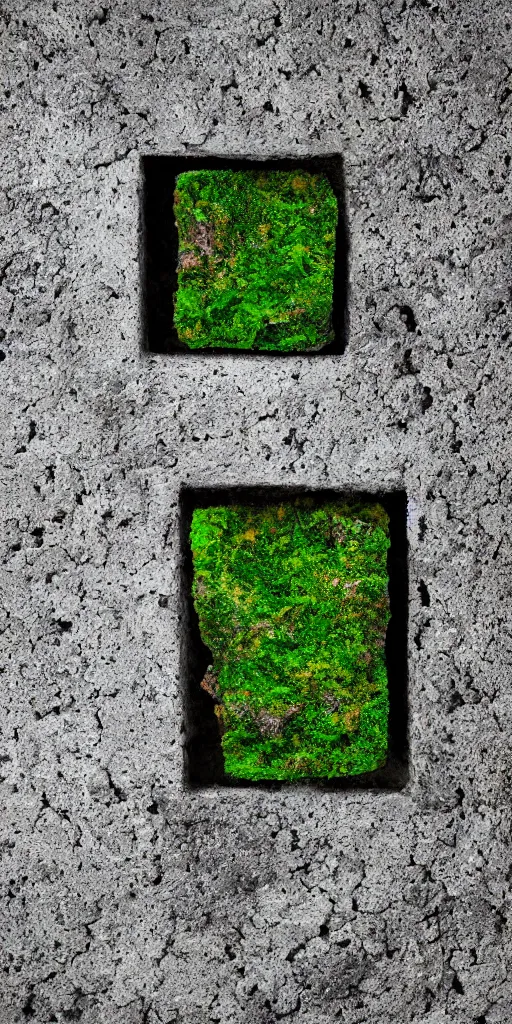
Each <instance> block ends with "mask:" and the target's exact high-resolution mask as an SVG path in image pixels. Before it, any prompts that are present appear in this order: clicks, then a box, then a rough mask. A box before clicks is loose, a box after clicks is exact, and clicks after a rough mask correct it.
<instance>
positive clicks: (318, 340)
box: [174, 169, 338, 352]
mask: <svg viewBox="0 0 512 1024" xmlns="http://www.w3.org/2000/svg"><path fill="white" fill-rule="evenodd" d="M174 212H175V217H176V224H177V227H178V235H179V262H178V289H177V293H176V297H175V304H174V326H175V328H176V330H177V333H178V338H179V340H180V342H182V343H184V344H185V345H187V346H188V347H189V348H192V349H195V348H230V349H257V350H264V351H279V352H293V351H297V352H298V351H313V350H315V349H319V348H322V347H323V346H325V345H328V344H329V343H330V342H331V341H332V340H333V337H334V333H333V327H332V305H333V281H334V256H335V238H336V226H337V219H338V208H337V200H336V196H335V194H334V192H333V190H332V187H331V185H330V183H329V181H328V179H327V177H326V176H325V175H324V174H321V173H320V174H314V173H310V172H309V171H305V170H300V169H296V170H293V171H263V170H261V171H257V170H244V171H234V170H197V171H185V172H184V173H182V174H179V175H178V177H177V180H176V191H175V197H174Z"/></svg>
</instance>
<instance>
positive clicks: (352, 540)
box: [191, 498, 389, 780]
mask: <svg viewBox="0 0 512 1024" xmlns="http://www.w3.org/2000/svg"><path fill="white" fill-rule="evenodd" d="M388 525H389V521H388V516H387V513H386V512H385V511H384V509H383V508H382V506H381V505H379V504H378V503H377V502H369V501H365V502H357V501H348V500H346V501H329V502H323V503H322V502H317V501H315V500H313V499H308V498H303V499H296V500H293V501H286V502H283V503H281V504H273V505H268V506H263V507H262V506H252V505H225V506H216V507H209V508H198V509H196V510H195V511H194V513H193V517H192V527H191V546H192V555H193V567H194V581H193V597H194V604H195V608H196V610H197V614H198V617H199V625H200V631H201V637H202V639H203V641H204V643H205V644H206V645H207V646H208V647H209V648H210V650H211V652H212V665H211V666H210V668H209V669H208V672H207V673H206V675H205V677H204V679H203V681H202V684H201V685H202V686H203V689H205V690H206V691H207V692H208V693H209V694H210V695H211V697H212V699H213V700H214V701H215V710H216V714H217V717H218V721H219V727H220V731H221V735H222V749H223V754H224V763H225V771H226V774H227V775H228V776H231V777H233V778H238V779H252V780H261V779H276V780H294V779H304V778H321V777H327V778H335V777H341V776H350V775H358V774H361V773H363V772H368V771H373V770H375V769H377V768H380V767H382V766H383V765H384V763H385V760H386V754H387V742H388V730H387V723H388V710H389V702H388V687H387V674H386V661H385V652H384V644H385V634H386V627H387V623H388V619H389V601H388V590H387V588H388V576H387V569H386V562H387V550H388V547H389V533H388Z"/></svg>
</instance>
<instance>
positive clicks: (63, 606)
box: [0, 0, 512, 1024]
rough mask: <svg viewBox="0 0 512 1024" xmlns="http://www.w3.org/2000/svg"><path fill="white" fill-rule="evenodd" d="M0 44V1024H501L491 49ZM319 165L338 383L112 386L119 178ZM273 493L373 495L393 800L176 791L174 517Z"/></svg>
mask: <svg viewBox="0 0 512 1024" xmlns="http://www.w3.org/2000/svg"><path fill="white" fill-rule="evenodd" d="M0 18H1V47H2V53H3V58H2V62H3V64H4V67H5V75H4V84H3V87H2V93H1V94H0V100H1V106H2V146H1V161H2V175H1V191H0V218H1V228H0V241H1V257H0V315H1V323H0V327H1V333H0V337H1V338H2V341H1V343H0V348H1V349H2V351H3V352H4V353H5V359H4V360H3V362H2V363H1V367H0V372H1V374H2V379H3V389H2V401H3V407H4V410H5V411H4V412H3V417H2V419H3V425H4V456H3V469H2V483H3V518H4V520H5V524H6V525H5V529H4V532H3V545H4V553H3V562H2V592H3V601H2V605H3V609H2V635H3V641H2V676H1V678H2V689H1V693H2V700H3V711H2V734H3V739H2V749H1V751H0V753H1V757H2V762H1V777H2V780H3V781H2V789H3V791H4V800H5V810H4V811H3V812H2V816H1V829H2V844H3V857H2V877H3V883H4V890H3V898H2V918H3V922H2V926H1V933H2V936H3V941H2V951H1V964H2V974H1V980H0V1020H1V1021H2V1024H4V1022H5V1024H21V1022H24V1021H25V1020H27V1019H31V1020H32V1021H33V1022H34V1024H50V1022H55V1021H56V1022H59V1024H60V1022H66V1021H81V1024H175V1022H180V1024H242V1022H244V1024H245V1022H249V1024H250V1022H254V1024H274V1022H277V1021H279V1020H289V1021H293V1022H294V1024H295V1022H297V1024H299V1022H300V1024H332V1022H336V1021H338V1020H339V1021H341V1022H343V1024H373V1022H375V1024H377V1022H378V1024H391V1022H393V1024H395V1022H396V1021H399V1022H400V1024H409V1022H416V1024H420V1022H421V1024H504V1022H507V1021H510V1019H511V1018H512V987H511V983H510V980H509V979H508V977H507V971H510V951H511V940H510V930H509V924H508V918H509V904H510V870H511V862H512V856H511V853H510V824H511V822H510V818H511V814H510V806H511V798H512V792H511V790H512V787H511V782H510V779H511V768H512V765H511V755H510V747H511V742H510V740H511V731H512V704H511V701H510V686H511V679H512V670H511V660H512V657H511V655H512V651H511V647H512V643H511V635H510V596H511V583H510V567H511V544H510V518H509V517H510V493H511V475H510V456H511V444H510V436H511V426H510V423H511V418H510V343H511V337H512V334H511V331H512V328H511V322H510V321H511V317H510V255H511V245H510V243H511V232H510V215H509V211H510V201H511V196H510V162H511V156H512V149H511V134H510V110H511V103H512V84H511V83H512V79H511V77H510V74H511V73H510V48H511V43H512V27H511V23H512V15H511V14H510V13H507V10H506V9H505V7H504V6H503V5H500V4H490V3H485V2H483V3H482V2H478V3H477V2H476V0H460V2H456V0H453V2H448V0H439V2H438V3H434V2H433V0H432V2H431V0H421V2H416V0H398V2H390V3H389V4H380V3H377V2H372V0H359V2H357V3H356V2H355V0H354V2H353V3H351V2H348V0H346V2H344V3H337V2H335V0H321V2H317V3H316V4H315V3H313V2H308V0H295V2H292V0H281V2H280V3H279V4H277V3H274V2H270V0H259V2H258V3H255V2H252V0H230V2H226V3H222V4H221V3H219V4H210V3H203V2H199V0H187V2H185V0H182V2H180V3H174V4H168V3H163V2H161V3H159V2H155V0H153V2H151V3H149V2H144V3H142V2H141V3H136V2H134V0H126V2H123V0H120V2H113V3H112V2H109V3H108V4H107V0H105V2H104V4H103V5H94V4H92V3H87V2H78V3H71V2H70V0H69V2H65V0H55V2H53V3H52V2H50V0H40V2H38V3H30V2H28V0H25V2H16V3H14V2H13V0H3V2H2V3H1V4H0ZM327 152H329V153H333V152H337V153H340V154H341V155H342V157H343V161H344V168H345V178H346V190H347V212H348V228H349V234H350V242H351V254H350V309H349V313H350V329H349V334H348V344H347V348H346V351H345V353H344V354H343V355H335V356H324V357H321V356H310V357H297V358H291V359H287V360H276V359H273V360H272V359H268V358H265V357H264V356H260V355H255V356H241V357H240V356H238V357H236V358H234V357H232V356H229V355H222V354H220V353H219V354H217V355H214V356H211V355H209V356H208V357H207V358H206V357H202V356H201V355H194V356H193V357H190V356H182V355H179V354H173V355H172V356H171V355H169V356H163V355H161V356H160V355H159V356H157V355H149V354H148V353H147V352H144V351H143V348H142V345H141V338H142V333H143V332H142V326H143V325H142V324H141V312H140V310H141V301H140V298H141V297H140V290H141V285H140V281H141V272H140V259H141V251H140V246H139V242H140V221H139V207H140V188H141V173H140V158H141V155H143V154H149V153H166V154H177V155H183V154H185V153H194V154H201V153H205V154H206V153H211V154H219V155H228V156H229V155H245V156H249V157H264V156H265V155H268V156H283V155H291V156H294V157H296V156H299V157H300V156H309V155H314V154H318V153H327ZM291 427H293V428H294V433H293V435H292V442H291V444H290V443H288V442H287V443H286V444H285V443H284V440H285V438H287V439H288V441H289V438H290V428H291ZM290 483H293V484H294V485H299V486H302V485H303V486H304V487H308V488H311V487H321V488H327V487H337V488H340V489H348V488H355V489H364V490H366V491H367V490H375V491H378V490H382V489H392V488H405V490H406V491H407V494H408V497H409V524H408V539H409V586H410V629H409V656H408V664H409V702H410V758H409V760H410V782H409V784H408V786H407V787H406V789H405V790H403V791H401V792H394V793H391V792H377V793H375V792H366V791H363V792H361V791H339V792H324V793H320V792H318V791H315V790H313V789H309V788H304V789H301V788H295V789H286V788H283V789H281V790H279V791H276V792H268V791H261V790H257V789H256V790H238V789H233V790H230V789H222V790H217V789H215V788H213V789H208V790H194V791H190V790H188V789H187V787H186V786H184V784H183V781H182V763H183V750H182V745H183V732H182V717H183V701H182V694H181V689H180V687H181V678H180V661H179V658H180V649H179V648H180V636H181V632H180V630H181V622H182V618H181V616H182V613H183V594H182V592H181V588H180V564H179V563H180V558H181V553H180V546H179V522H178V519H179V500H178V499H179V493H180V488H182V487H183V486H189V487H193V486H212V487H220V486H223V485H236V484H251V485H256V484H269V485H273V486H286V485H289V484H290ZM421 581H423V585H421Z"/></svg>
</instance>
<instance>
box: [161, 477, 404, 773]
mask: <svg viewBox="0 0 512 1024" xmlns="http://www.w3.org/2000/svg"><path fill="white" fill-rule="evenodd" d="M303 502H305V507H306V508H307V509H310V508H311V509H313V510H314V509H323V508H327V507H332V503H336V505H337V506H339V504H340V503H345V502H349V503H350V502H352V503H353V502H357V503H359V504H360V505H363V506H368V509H370V510H371V509H372V507H373V506H375V505H377V504H378V505H379V506H381V507H382V509H383V510H384V511H385V513H386V514H387V517H389V548H388V550H387V557H386V559H385V565H386V572H387V577H388V580H389V586H388V593H389V616H390V617H389V621H388V623H387V629H385V641H384V644H385V646H384V657H385V669H386V674H387V693H388V697H389V717H388V732H387V756H386V758H385V763H382V766H380V767H378V768H377V769H376V770H372V771H368V772H364V771H363V772H360V773H358V774H346V775H343V776H339V777H318V778H317V777H304V778H291V779H288V778H277V779H273V778H257V779H253V778H238V777H234V776H233V774H232V773H231V774H228V773H227V772H226V770H225V762H226V757H225V750H226V748H225V750H224V751H223V749H222V743H221V737H220V731H219V720H222V709H221V719H219V717H218V713H217V715H216V713H215V706H216V703H217V704H218V703H219V701H218V694H217V692H216V690H215V686H216V682H215V680H213V683H212V679H211V674H210V673H209V667H210V666H211V664H212V651H211V649H209V648H208V647H207V646H206V644H205V643H204V640H203V638H202V635H201V628H200V622H199V617H198V614H197V611H196V608H195V606H194V600H193V596H192V595H193V586H194V564H193V555H192V546H191V527H192V524H193V522H194V521H195V522H197V521H198V518H199V520H200V519H201V517H197V515H196V517H195V519H194V513H195V512H196V510H202V509H207V510H208V509H216V508H219V507H223V508H227V509H229V510H230V512H229V515H231V514H232V513H233V512H234V510H236V509H239V508H240V507H241V506H243V507H244V508H250V509H251V510H254V517H255V518H254V524H255V526H256V531H257V529H258V523H259V518H258V517H261V513H262V511H265V514H266V513H267V512H268V510H269V508H274V507H275V506H276V505H281V504H282V505H283V507H284V508H286V509H288V508H290V507H291V504H294V503H295V504H297V505H298V508H299V520H300V521H301V525H303V524H304V516H303V513H302V512H301V509H302V503H303ZM237 514H238V513H237ZM251 514H252V512H251ZM279 514H280V513H279ZM301 516H302V517H303V518H302V519H301ZM207 518H208V517H207ZM363 518H364V513H363ZM360 528H361V529H362V530H363V532H364V530H369V529H370V527H369V526H368V525H363V524H361V527H360ZM180 531H181V545H182V577H181V587H182V617H181V629H182V635H181V666H180V667H181V679H182V699H183V706H184V723H185V742H184V779H185V782H186V783H187V784H188V785H190V786H192V787H207V786H229V787H238V788H239V787H255V786H256V787H260V788H265V789H280V788H283V787H284V788H286V787H287V786H290V785H292V784H293V785H297V784H298V785H309V786H313V787H318V788H320V789H347V788H348V789H350V788H358V789H361V788H363V789H364V788H371V789H401V788H402V787H403V786H404V785H405V784H406V782H407V779H408V749H407V719H408V709H407V615H408V580H407V538H406V496H405V493H404V492H401V491H394V492H383V493H372V494H365V493H360V492H357V493H354V492H350V493H347V492H339V491H333V490H329V491H327V490H324V491H307V492H305V491H301V490H298V489H293V488H243V487H242V488H226V489H225V488H218V489H185V490H183V491H182V494H181V514H180ZM253 532H254V531H253V530H249V531H247V536H250V539H251V540H252V533H253ZM342 539H343V543H345V542H346V538H345V537H343V538H342ZM195 567H196V575H197V567H198V562H197V555H196V566H195ZM340 575H341V579H340V580H334V581H331V583H332V585H333V586H337V585H338V584H339V585H340V592H341V589H342V587H343V586H344V585H345V586H347V584H344V583H343V576H342V574H340ZM356 583H357V581H356ZM351 593H352V592H351V591H350V590H349V596H350V595H351ZM287 603H288V601H286V602H285V604H287ZM292 615H293V613H292ZM228 618H229V616H228V617H227V618H226V623H227V621H228ZM271 627H272V629H273V628H274V627H273V624H272V622H269V621H264V622H263V623H260V622H258V623H256V626H255V628H256V631H257V630H258V629H261V630H262V631H263V633H265V632H266V633H267V634H268V635H271ZM203 632H204V630H203ZM272 635H273V634H272ZM266 642H268V636H267V640H266ZM292 646H293V645H292ZM363 657H364V654H363ZM313 658H314V659H316V660H317V661H318V652H316V653H314V654H313ZM246 664H247V663H245V662H244V666H245V665H246ZM327 664H328V663H327ZM244 671H249V669H247V670H246V669H245V667H244ZM299 674H300V673H299ZM327 674H328V669H327ZM324 677H325V666H324ZM244 678H245V677H244ZM247 678H249V677H247ZM209 681H210V682H209ZM201 683H203V686H201ZM338 683H339V679H338ZM249 687H250V689H251V687H252V682H251V683H250V684H249ZM327 690H330V687H327ZM248 692H249V691H248ZM223 699H224V698H223ZM237 699H238V698H237ZM322 699H326V700H330V701H333V700H334V698H333V697H331V696H330V695H329V694H328V696H327V697H325V695H323V697H322ZM368 706H369V705H368ZM338 710H340V713H344V712H346V707H345V706H343V707H341V709H340V705H339V701H338V704H337V705H336V703H332V704H331V705H330V706H329V707H328V709H327V711H326V714H327V717H329V715H330V713H331V712H333V718H336V714H337V712H338ZM218 711H219V709H218ZM242 711H243V714H244V715H245V716H246V717H245V720H246V721H247V715H251V714H252V716H253V718H252V721H254V711H253V710H252V711H251V710H248V709H242ZM301 712H302V705H301V704H300V702H297V703H296V704H295V706H293V707H292V708H291V711H288V713H287V717H286V716H285V717H284V718H283V719H282V721H281V723H280V722H279V721H278V722H277V727H276V724H275V719H272V717H268V715H267V717H266V718H264V717H262V715H263V712H261V711H260V712H259V713H258V729H259V730H260V733H261V734H262V735H263V736H264V737H267V738H268V737H269V736H270V737H272V736H275V735H276V728H277V730H278V732H279V730H280V729H281V733H280V735H282V736H283V737H284V736H285V735H286V736H287V735H289V732H290V731H291V732H293V730H288V732H286V731H285V727H286V728H287V727H288V724H289V720H290V721H291V717H290V716H292V715H293V714H294V713H296V714H297V715H299V714H300V713H301ZM298 720H299V719H298V718H297V721H298ZM329 721H332V719H331V718H329ZM282 722H284V723H285V725H284V726H282ZM294 729H295V726H294ZM294 735H295V734H294ZM292 739H293V737H292ZM293 741H294V742H295V740H293ZM223 742H224V743H225V740H224V741H223ZM283 742H284V741H283ZM344 742H345V743H348V741H347V740H344Z"/></svg>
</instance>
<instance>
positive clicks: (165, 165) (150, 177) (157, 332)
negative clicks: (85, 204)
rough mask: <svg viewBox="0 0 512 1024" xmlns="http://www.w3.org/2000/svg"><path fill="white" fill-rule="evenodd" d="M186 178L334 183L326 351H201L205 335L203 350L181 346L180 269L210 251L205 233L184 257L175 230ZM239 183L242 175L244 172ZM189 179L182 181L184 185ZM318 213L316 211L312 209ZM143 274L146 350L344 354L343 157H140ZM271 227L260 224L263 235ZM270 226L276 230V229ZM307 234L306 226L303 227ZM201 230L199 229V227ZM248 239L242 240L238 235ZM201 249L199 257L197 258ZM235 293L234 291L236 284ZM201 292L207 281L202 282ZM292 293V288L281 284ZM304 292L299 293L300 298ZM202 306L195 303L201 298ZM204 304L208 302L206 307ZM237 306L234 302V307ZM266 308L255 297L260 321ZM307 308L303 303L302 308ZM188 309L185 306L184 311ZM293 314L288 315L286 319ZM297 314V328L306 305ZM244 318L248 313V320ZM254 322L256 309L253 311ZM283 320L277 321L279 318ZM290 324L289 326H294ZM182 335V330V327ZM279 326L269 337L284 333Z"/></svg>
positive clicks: (216, 352)
mask: <svg viewBox="0 0 512 1024" xmlns="http://www.w3.org/2000/svg"><path fill="white" fill-rule="evenodd" d="M188 171H205V172H208V171H224V172H226V171H228V172H235V174H236V172H250V174H249V177H250V176H251V175H252V176H254V172H260V173H261V172H263V173H264V174H266V173H267V172H280V173H281V174H282V175H286V174H288V175H289V174H293V172H296V173H297V175H300V172H305V177H306V178H307V177H308V176H309V175H323V176H324V177H325V178H326V179H327V182H328V185H327V188H328V189H329V191H330V190H331V189H332V192H333V193H334V197H335V200H336V205H337V226H336V230H335V241H334V267H333V294H332V311H331V337H332V340H331V341H330V342H329V343H328V344H325V345H324V346H323V347H317V348H315V349H312V350H311V351H308V352H305V351H302V352H300V351H297V350H296V349H291V350H288V351H281V350H276V349H273V350H270V351H269V350H262V349H261V348H245V349H243V348H232V347H229V345H226V346H224V345H223V346H222V347H218V348H208V347H201V345H200V342H201V335H200V334H199V336H198V339H196V340H195V341H194V344H198V347H195V348H189V347H188V345H187V344H184V343H183V341H180V339H179V337H178V331H177V329H176V326H175V323H174V306H175V302H176V297H177V294H178V265H179V263H181V264H183V261H184V259H185V265H186V266H187V265H188V264H187V262H186V260H187V259H188V260H189V263H191V265H192V267H193V266H194V259H195V260H196V262H197V263H200V262H201V261H203V262H204V259H205V258H206V257H205V256H204V253H205V252H208V251H209V247H210V246H209V242H210V241H211V240H210V239H209V236H208V234H207V228H206V227H205V229H204V231H203V234H204V238H203V237H202V236H201V237H200V236H199V234H198V232H197V231H196V237H195V240H194V241H195V242H196V243H197V244H196V245H195V247H194V245H193V246H192V248H193V249H194V251H193V252H191V253H190V254H188V253H187V254H185V256H184V253H183V244H182V247H181V248H182V251H181V254H180V252H179V241H180V240H179V234H178V227H177V225H176V211H175V208H174V192H175V186H176V179H177V177H178V176H179V175H181V174H184V173H185V172H188ZM238 177H240V174H239V173H238ZM182 180H184V179H182ZM311 209H312V210H313V206H312V207H311ZM141 222H142V223H141V226H142V230H141V236H140V237H141V247H142V252H141V269H142V289H141V294H142V324H143V343H144V347H145V349H146V350H147V351H150V352H162V353H173V352H174V353H176V352H180V353H182V354H183V355H193V354H194V352H198V353H200V354H201V355H205V354H206V355H212V354H213V355H222V354H223V353H227V354H229V355H247V354H258V355H261V354H264V355H268V356H276V357H285V356H289V355H300V354H302V355H315V356H316V355H326V354H333V353H341V352H343V349H344V347H345V336H346V305H347V278H348V232H347V227H346V215H345V201H344V183H343V167H342V161H341V157H340V156H330V155H328V156H322V157H314V158H313V157H310V158H304V159H276V160H249V159H245V158H235V157H232V158H229V159H228V158H220V157H208V158H205V157H168V156H145V157H143V158H142V218H141ZM265 227H266V225H265V224H262V225H261V228H262V229H263V228H265ZM270 227H271V226H270ZM301 227H302V228H303V225H301ZM196 228H197V225H196ZM240 237H242V235H241V236H240ZM246 242H247V239H245V240H244V239H242V243H241V244H246ZM196 250H197V251H196ZM226 269H227V271H228V273H227V277H229V267H225V268H224V281H226ZM190 272H191V273H192V274H196V275H197V270H195V269H192V270H191V271H190ZM185 273H188V271H184V270H183V267H182V271H181V278H182V280H181V283H180V289H181V293H182V292H183V280H184V274H185ZM228 283H229V284H231V283H233V287H234V289H235V290H236V287H235V286H236V282H228ZM199 285H201V282H199ZM283 287H284V288H285V290H286V287H287V285H286V282H285V283H284V284H283ZM299 294H300V292H298V293H297V296H299ZM196 300H197V296H196ZM205 301H206V300H205ZM234 301H236V298H235V300H234ZM259 303H260V299H259V293H258V292H256V298H255V300H254V311H255V315H258V309H259V308H260V307H259ZM303 305H304V304H303ZM182 308H183V306H182ZM289 313H290V310H288V314H289ZM295 313H297V323H299V322H300V321H301V316H303V315H304V316H305V315H306V314H304V311H303V308H302V307H301V304H300V301H299V299H298V298H297V300H296V301H295V310H294V314H295ZM244 316H245V314H244ZM248 317H249V318H250V310H249V311H248ZM274 319H277V320H279V314H278V316H277V318H274ZM290 322H291V321H290ZM181 329H183V328H181ZM279 329H280V328H279V324H277V325H275V326H273V327H272V328H269V330H271V331H272V330H273V331H279Z"/></svg>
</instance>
